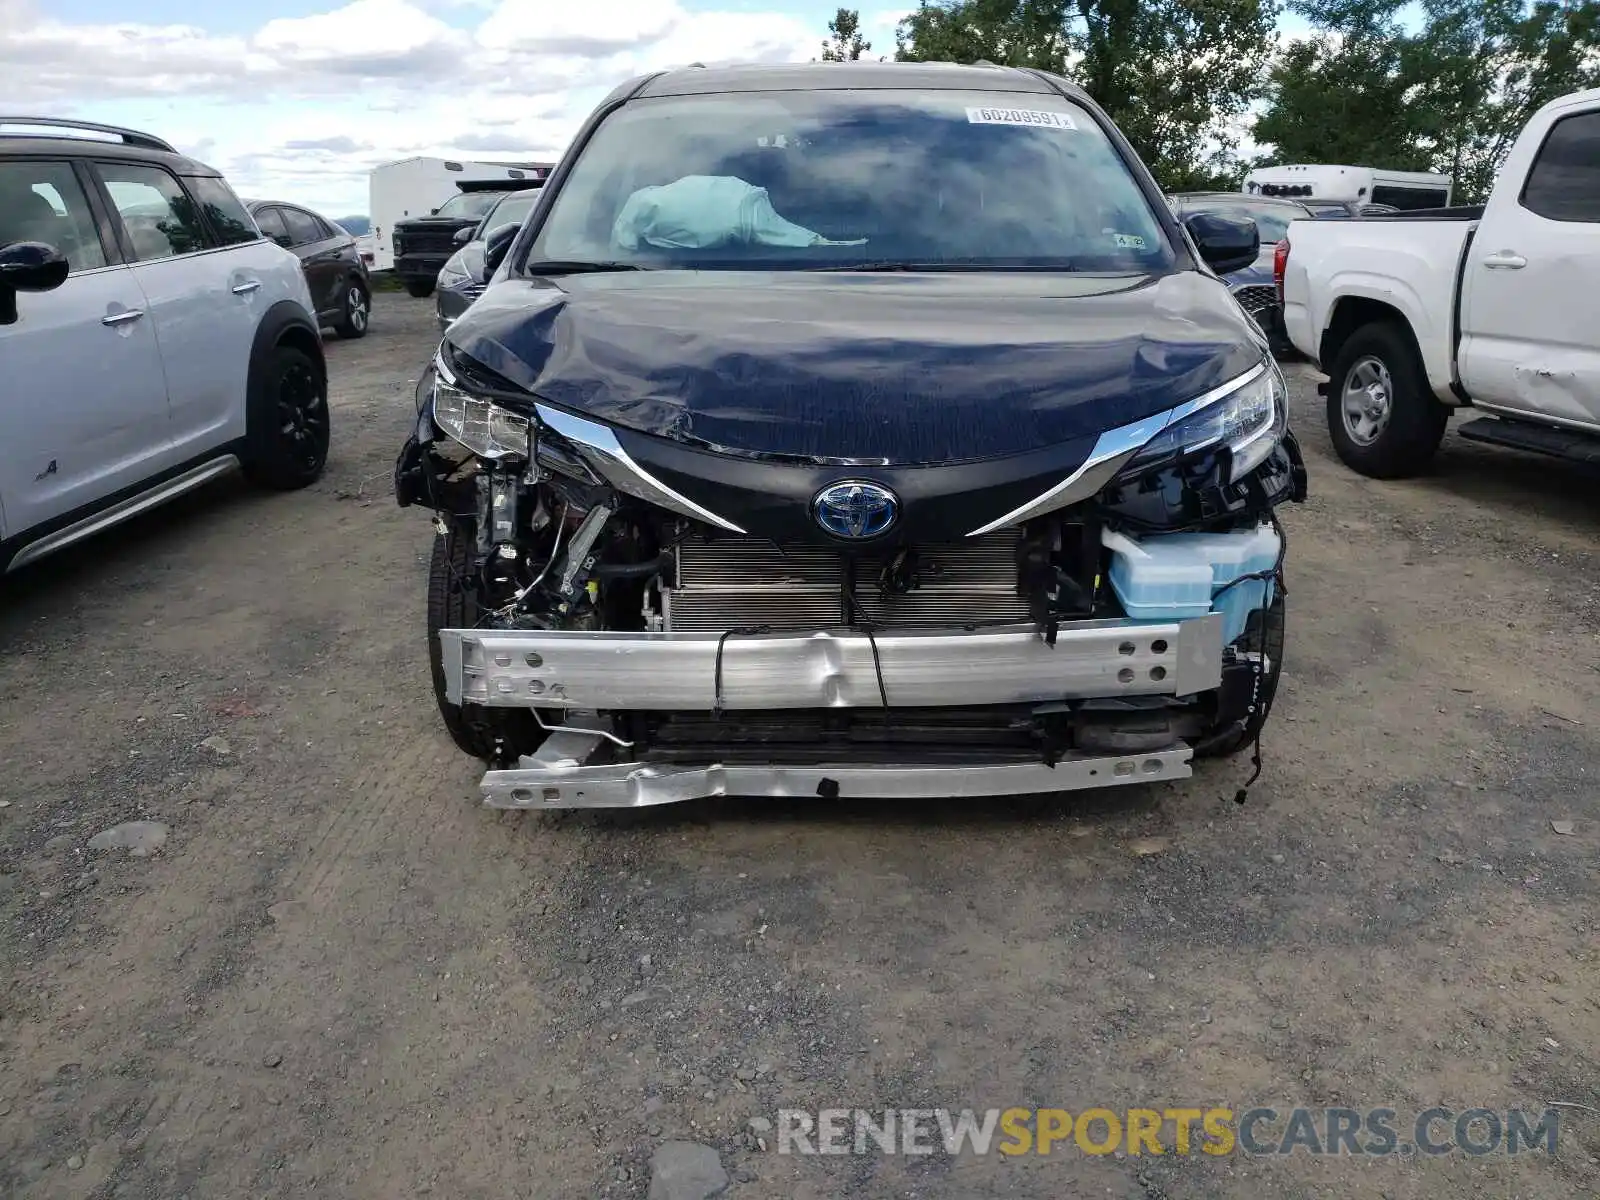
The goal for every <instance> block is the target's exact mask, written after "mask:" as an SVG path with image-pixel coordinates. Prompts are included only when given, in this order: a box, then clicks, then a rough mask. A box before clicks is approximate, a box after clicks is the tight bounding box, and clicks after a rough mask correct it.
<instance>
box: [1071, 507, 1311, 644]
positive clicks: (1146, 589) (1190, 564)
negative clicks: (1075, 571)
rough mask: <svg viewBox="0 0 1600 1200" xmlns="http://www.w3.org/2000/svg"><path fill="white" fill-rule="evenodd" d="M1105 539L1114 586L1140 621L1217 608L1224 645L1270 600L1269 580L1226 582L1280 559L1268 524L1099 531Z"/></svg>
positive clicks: (1179, 617)
mask: <svg viewBox="0 0 1600 1200" xmlns="http://www.w3.org/2000/svg"><path fill="white" fill-rule="evenodd" d="M1100 540H1101V542H1102V544H1104V545H1105V546H1106V548H1107V549H1109V550H1110V551H1111V572H1110V574H1111V588H1112V590H1113V591H1115V592H1116V594H1117V599H1118V600H1119V601H1121V602H1122V607H1123V609H1124V610H1125V611H1126V612H1127V614H1128V615H1129V616H1130V617H1132V618H1134V619H1135V620H1139V621H1173V620H1182V619H1184V618H1187V617H1199V616H1204V615H1205V614H1206V613H1208V612H1213V611H1215V612H1220V613H1222V614H1223V618H1224V620H1223V634H1222V641H1223V644H1224V645H1227V644H1228V643H1230V642H1233V641H1235V640H1237V639H1238V638H1239V637H1241V636H1242V635H1243V634H1244V630H1245V623H1246V622H1247V621H1248V620H1249V617H1250V613H1251V612H1252V611H1254V610H1255V609H1258V608H1261V607H1263V606H1264V605H1266V604H1269V603H1270V602H1271V600H1272V597H1273V587H1272V582H1271V581H1270V580H1265V579H1252V580H1249V581H1247V582H1245V583H1240V584H1236V585H1235V586H1233V587H1227V585H1228V584H1230V583H1233V582H1234V580H1236V579H1238V578H1240V577H1241V576H1244V575H1253V574H1256V573H1257V572H1260V571H1270V570H1271V569H1272V568H1273V566H1274V564H1276V563H1277V561H1278V551H1279V549H1280V548H1281V540H1280V539H1279V537H1278V531H1277V530H1276V529H1274V528H1273V527H1272V526H1271V525H1259V526H1257V527H1256V528H1255V529H1253V530H1242V531H1238V532H1233V533H1166V534H1156V535H1153V536H1150V537H1143V538H1134V537H1130V536H1128V535H1127V534H1123V533H1115V532H1113V531H1111V530H1102V531H1101V534H1100ZM1224 588H1227V590H1226V591H1224V590H1223V589H1224Z"/></svg>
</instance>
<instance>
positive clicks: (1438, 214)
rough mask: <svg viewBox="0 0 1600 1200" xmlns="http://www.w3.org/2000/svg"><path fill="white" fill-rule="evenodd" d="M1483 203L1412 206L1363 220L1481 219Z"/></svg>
mask: <svg viewBox="0 0 1600 1200" xmlns="http://www.w3.org/2000/svg"><path fill="white" fill-rule="evenodd" d="M1483 207H1484V206H1483V205H1481V204H1456V205H1452V206H1451V207H1449V208H1414V209H1412V210H1411V211H1410V212H1397V213H1378V214H1377V215H1375V216H1370V217H1363V218H1361V219H1362V220H1363V221H1481V220H1482V219H1483Z"/></svg>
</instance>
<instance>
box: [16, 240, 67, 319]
mask: <svg viewBox="0 0 1600 1200" xmlns="http://www.w3.org/2000/svg"><path fill="white" fill-rule="evenodd" d="M66 281H67V256H66V255H65V254H63V253H61V251H59V250H57V249H56V248H55V247H54V246H47V245H45V243H43V242H12V243H11V244H10V245H9V246H0V325H15V324H16V323H17V293H18V292H49V291H53V290H55V289H56V288H58V287H60V286H61V285H62V284H63V283H65V282H66Z"/></svg>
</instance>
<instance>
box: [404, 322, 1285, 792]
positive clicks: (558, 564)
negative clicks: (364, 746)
mask: <svg viewBox="0 0 1600 1200" xmlns="http://www.w3.org/2000/svg"><path fill="white" fill-rule="evenodd" d="M1284 400H1285V396H1284V389H1283V382H1282V378H1281V376H1280V375H1279V374H1278V372H1277V368H1276V367H1275V366H1273V365H1272V364H1271V363H1270V362H1268V361H1263V362H1262V363H1261V364H1260V365H1259V366H1258V367H1256V368H1254V369H1253V370H1252V371H1250V372H1248V373H1246V374H1245V375H1242V376H1240V377H1238V378H1236V379H1234V380H1232V381H1229V382H1228V383H1227V384H1225V385H1223V386H1222V387H1218V388H1216V389H1214V390H1213V391H1212V392H1210V393H1208V394H1207V395H1205V396H1202V397H1200V398H1198V399H1196V400H1194V401H1191V402H1189V403H1186V404H1184V405H1182V406H1180V407H1179V408H1176V409H1172V410H1170V411H1168V412H1164V413H1161V414H1158V415H1157V416H1155V417H1151V418H1147V419H1145V420H1142V421H1139V422H1136V423H1134V424H1131V425H1128V426H1124V427H1122V428H1120V429H1116V430H1112V431H1109V432H1107V433H1101V434H1099V435H1097V436H1094V437H1093V438H1091V439H1090V443H1092V444H1088V443H1086V444H1085V445H1083V446H1079V447H1075V448H1067V449H1064V450H1059V451H1058V450H1048V451H1040V452H1039V453H1037V454H1029V455H1024V456H1021V457H1020V458H1018V459H1015V460H1007V461H1004V462H1000V463H995V462H992V461H989V462H983V463H977V464H958V465H953V466H927V467H918V468H897V467H882V466H874V465H871V464H839V463H836V462H824V461H817V460H798V459H779V458H770V459H761V458H756V457H753V456H750V455H737V454H729V453H723V452H719V451H717V450H716V449H714V448H697V447H690V446H685V445H683V444H682V443H680V442H676V441H670V440H668V439H656V438H650V437H648V436H646V435H643V434H639V433H636V432H629V431H625V430H620V429H617V428H614V427H611V426H608V425H605V424H602V423H599V422H596V421H593V420H590V419H588V418H586V417H582V416H578V415H576V414H575V413H573V412H571V411H568V410H566V409H559V408H556V407H553V406H551V405H548V404H545V403H544V402H542V401H540V400H538V399H536V398H535V397H533V396H531V395H529V394H528V393H527V392H526V391H524V390H522V389H520V388H518V387H516V386H515V385H513V384H512V383H510V382H509V381H508V380H506V379H504V378H501V377H499V376H497V375H495V374H494V373H492V372H490V371H489V370H488V369H487V368H485V367H484V366H483V365H482V364H480V363H477V362H475V361H473V360H471V359H468V358H466V357H465V356H463V355H461V354H459V353H458V352H455V351H453V350H452V349H451V347H450V346H449V344H448V343H447V344H446V345H445V346H444V347H442V348H441V352H440V355H439V357H438V358H436V360H435V362H434V364H433V365H432V367H430V369H429V370H428V371H427V372H426V373H425V375H424V377H423V379H422V380H421V382H420V384H419V390H418V401H419V420H418V424H417V427H416V430H415V431H414V433H413V435H412V437H411V438H410V439H409V440H408V441H407V443H406V446H405V449H404V451H403V452H402V454H401V457H400V460H399V462H398V463H397V465H396V474H395V491H396V497H397V499H398V501H399V503H400V504H401V505H403V506H404V505H412V504H418V505H426V506H427V507H429V508H431V509H433V510H434V511H435V512H436V513H437V522H436V528H437V532H438V540H437V544H436V546H435V551H434V564H433V578H432V579H431V580H430V605H429V616H430V631H429V632H430V641H431V646H430V649H431V653H432V655H433V666H434V682H435V688H436V691H437V693H438V698H439V703H440V709H441V713H442V714H443V716H444V718H445V721H446V724H447V725H448V726H449V728H450V731H451V733H452V735H453V736H454V737H455V740H456V741H457V743H458V744H459V745H460V746H461V747H462V748H463V749H464V750H466V751H468V752H469V753H472V754H474V755H477V756H479V757H481V758H483V759H485V760H486V761H487V762H488V763H489V765H490V770H489V771H488V773H487V774H486V775H485V776H484V779H483V785H482V786H483V793H484V797H485V800H486V802H487V803H489V804H491V805H495V806H499V807H508V808H570V807H619V806H620V807H634V806H643V805H651V804H659V803H668V802H673V801H679V800H686V799H692V798H696V797H704V796H712V795H722V794H729V795H763V796H821V797H824V798H832V797H840V796H849V797H900V798H909V797H949V796H974V797H977V796H992V795H1003V794H1023V793H1039V792H1056V791H1066V790H1072V789H1075V788H1088V787H1100V786H1106V785H1112V784H1120V783H1132V782H1143V781H1150V780H1157V779H1178V778H1183V777H1186V776H1187V775H1189V773H1190V764H1191V761H1192V759H1193V757H1194V756H1195V755H1197V754H1199V755H1206V754H1227V753H1231V752H1233V751H1236V750H1238V749H1239V748H1241V747H1243V746H1245V745H1247V744H1249V742H1250V741H1251V740H1252V739H1253V738H1254V737H1255V736H1256V735H1257V734H1258V733H1259V730H1260V727H1261V724H1262V722H1264V720H1265V719H1266V716H1267V713H1268V711H1269V709H1270V707H1271V703H1272V698H1273V692H1274V690H1275V686H1276V681H1277V677H1278V672H1279V669H1280V665H1281V655H1282V642H1283V619H1284V587H1283V571H1282V564H1283V550H1284V543H1283V533H1282V529H1281V527H1280V526H1279V524H1278V522H1277V519H1276V517H1275V516H1274V513H1273V509H1274V506H1275V505H1277V504H1279V503H1282V502H1284V501H1290V500H1293V501H1298V500H1300V499H1303V497H1304V495H1305V472H1304V467H1303V465H1302V463H1301V459H1300V454H1299V450H1298V447H1297V446H1296V444H1295V441H1294V439H1293V437H1292V435H1290V434H1289V432H1288V430H1287V428H1286V416H1285V404H1284Z"/></svg>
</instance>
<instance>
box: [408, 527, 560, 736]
mask: <svg viewBox="0 0 1600 1200" xmlns="http://www.w3.org/2000/svg"><path fill="white" fill-rule="evenodd" d="M473 542H474V538H473V533H472V529H471V527H470V526H462V525H457V526H455V527H453V528H452V529H451V530H450V532H448V533H441V534H437V535H435V537H434V539H433V555H432V557H431V558H430V559H429V562H428V667H429V669H430V671H431V672H432V675H433V697H434V700H435V701H436V702H437V703H438V705H439V716H440V717H441V718H443V720H444V727H445V729H446V730H447V731H448V732H449V734H450V740H451V741H453V742H455V744H456V746H457V747H458V748H459V749H460V750H462V751H463V752H464V753H466V754H469V755H471V756H472V757H473V758H481V759H482V760H483V761H484V762H486V763H489V764H491V765H494V764H496V763H515V761H516V759H517V757H518V756H519V755H522V754H531V753H532V752H533V751H534V750H536V749H537V748H538V746H539V743H540V742H542V741H543V740H544V731H543V730H541V729H540V728H539V723H538V721H537V720H535V719H534V716H533V713H532V712H530V711H528V710H527V709H519V708H485V707H484V706H482V705H479V704H452V703H451V702H450V700H449V698H448V697H447V696H446V694H445V675H444V651H443V648H442V647H441V646H440V644H439V631H440V630H441V629H470V628H472V627H473V626H475V625H477V623H478V621H479V620H480V619H481V617H482V611H481V610H480V609H479V607H478V588H477V574H476V571H475V570H474V567H473V562H472V546H473Z"/></svg>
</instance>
